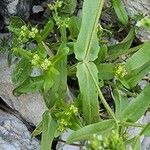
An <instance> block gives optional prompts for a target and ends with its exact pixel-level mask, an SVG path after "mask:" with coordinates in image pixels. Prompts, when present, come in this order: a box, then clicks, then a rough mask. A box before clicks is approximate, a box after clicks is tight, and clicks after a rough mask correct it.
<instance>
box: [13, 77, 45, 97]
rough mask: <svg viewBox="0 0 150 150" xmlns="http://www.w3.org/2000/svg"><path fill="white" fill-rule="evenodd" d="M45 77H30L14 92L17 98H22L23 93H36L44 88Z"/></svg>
mask: <svg viewBox="0 0 150 150" xmlns="http://www.w3.org/2000/svg"><path fill="white" fill-rule="evenodd" d="M43 83H44V79H43V76H38V77H28V78H27V79H26V80H25V81H24V82H23V83H22V84H21V85H19V86H18V87H16V88H15V89H14V90H13V94H14V95H15V96H20V95H21V94H23V93H28V92H30V93H31V92H36V91H38V90H41V89H42V88H43Z"/></svg>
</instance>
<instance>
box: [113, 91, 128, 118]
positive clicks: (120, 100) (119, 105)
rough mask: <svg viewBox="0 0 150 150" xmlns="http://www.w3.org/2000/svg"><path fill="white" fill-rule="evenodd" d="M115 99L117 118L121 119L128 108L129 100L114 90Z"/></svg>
mask: <svg viewBox="0 0 150 150" xmlns="http://www.w3.org/2000/svg"><path fill="white" fill-rule="evenodd" d="M113 99H114V101H115V116H116V117H117V119H120V116H121V114H122V112H123V111H124V109H125V108H126V107H127V106H128V104H129V102H128V98H127V97H125V96H122V95H121V92H120V91H119V90H118V89H117V88H115V89H114V90H113Z"/></svg>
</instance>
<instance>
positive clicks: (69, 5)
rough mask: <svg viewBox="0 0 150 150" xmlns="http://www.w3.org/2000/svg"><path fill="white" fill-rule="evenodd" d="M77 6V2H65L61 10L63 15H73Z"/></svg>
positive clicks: (74, 0) (71, 0) (73, 0)
mask: <svg viewBox="0 0 150 150" xmlns="http://www.w3.org/2000/svg"><path fill="white" fill-rule="evenodd" d="M76 5H77V0H63V6H62V7H61V9H60V12H61V15H62V14H63V15H64V14H68V15H69V14H70V15H71V14H73V13H74V11H75V9H76Z"/></svg>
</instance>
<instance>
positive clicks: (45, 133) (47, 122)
mask: <svg viewBox="0 0 150 150" xmlns="http://www.w3.org/2000/svg"><path fill="white" fill-rule="evenodd" d="M42 125H43V127H42V141H41V150H50V149H51V145H52V141H53V139H54V134H55V132H56V128H57V123H56V122H55V121H54V119H53V118H52V117H51V115H50V112H49V111H46V112H45V113H44V114H43V122H42Z"/></svg>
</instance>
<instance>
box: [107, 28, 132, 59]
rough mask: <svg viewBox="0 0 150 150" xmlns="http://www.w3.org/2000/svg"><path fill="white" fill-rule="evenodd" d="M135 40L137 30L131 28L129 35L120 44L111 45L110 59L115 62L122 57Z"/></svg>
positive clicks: (109, 50) (109, 49) (109, 48)
mask: <svg viewBox="0 0 150 150" xmlns="http://www.w3.org/2000/svg"><path fill="white" fill-rule="evenodd" d="M134 38H135V28H131V30H130V32H129V33H128V35H127V36H126V37H125V38H124V39H123V41H121V42H120V43H118V44H115V45H111V46H109V47H108V59H111V60H114V59H116V58H117V57H119V56H121V55H122V54H123V53H124V52H125V51H127V49H129V48H130V46H131V44H132V42H133V40H134Z"/></svg>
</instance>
